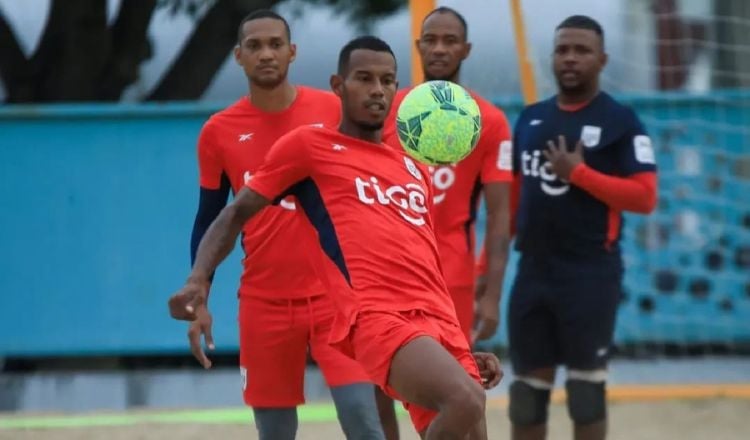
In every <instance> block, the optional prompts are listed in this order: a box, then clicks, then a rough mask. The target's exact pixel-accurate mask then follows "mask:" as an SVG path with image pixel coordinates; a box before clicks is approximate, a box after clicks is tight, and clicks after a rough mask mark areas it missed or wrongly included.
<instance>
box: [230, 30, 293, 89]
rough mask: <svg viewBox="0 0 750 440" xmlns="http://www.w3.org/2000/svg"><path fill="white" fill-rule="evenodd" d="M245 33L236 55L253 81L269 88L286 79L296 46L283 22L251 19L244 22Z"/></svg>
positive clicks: (238, 61)
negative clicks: (290, 39) (290, 40)
mask: <svg viewBox="0 0 750 440" xmlns="http://www.w3.org/2000/svg"><path fill="white" fill-rule="evenodd" d="M243 35H244V37H243V38H242V42H241V43H240V45H239V46H238V47H236V48H235V49H234V57H235V59H236V60H237V64H239V65H241V66H242V68H243V70H244V71H245V75H246V76H247V77H248V79H249V80H250V82H251V83H252V84H254V85H256V86H259V87H262V88H266V89H272V88H274V87H277V86H278V85H279V84H281V83H282V82H284V80H285V79H286V77H287V73H288V72H289V64H290V63H291V62H292V61H294V57H295V54H296V49H297V48H296V47H295V46H294V45H293V44H291V43H290V42H289V37H288V35H287V32H286V27H285V26H284V22H282V21H281V20H276V19H274V18H259V19H256V20H250V21H248V22H246V23H245V24H244V25H243Z"/></svg>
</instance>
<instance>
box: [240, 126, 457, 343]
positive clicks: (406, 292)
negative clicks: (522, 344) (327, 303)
mask: <svg viewBox="0 0 750 440" xmlns="http://www.w3.org/2000/svg"><path fill="white" fill-rule="evenodd" d="M248 186H249V187H250V188H251V189H253V190H254V191H256V192H258V193H259V194H262V195H263V196H264V197H266V198H268V199H271V200H273V199H274V198H276V197H277V196H279V195H280V194H294V195H295V196H296V197H297V199H298V200H299V204H300V205H301V206H302V208H303V210H304V211H305V214H307V217H308V218H309V219H310V222H311V223H312V225H313V226H314V227H315V229H316V230H317V231H318V236H319V240H320V246H321V247H322V249H323V251H324V254H325V255H324V257H323V258H322V259H321V260H319V261H318V268H319V271H320V273H321V274H322V275H321V278H323V279H324V282H325V283H326V286H327V287H329V293H330V294H331V296H332V298H333V300H334V301H335V302H336V304H337V307H338V309H339V311H340V312H341V315H342V316H340V317H339V318H344V320H343V321H342V320H341V319H339V320H337V323H336V324H335V325H334V328H333V330H332V336H331V341H332V342H337V341H340V340H342V339H343V338H344V337H345V336H346V335H347V333H348V331H349V327H350V326H351V325H352V324H353V323H354V321H355V319H356V316H357V313H358V312H360V311H406V310H421V311H424V312H425V313H428V314H431V315H434V316H437V317H440V318H443V319H446V320H449V321H450V322H456V315H455V311H454V310H453V302H452V301H451V298H450V296H449V295H448V290H447V287H446V285H445V281H444V279H443V274H442V269H441V266H440V261H439V257H438V250H437V243H436V242H435V234H434V232H433V225H432V219H431V217H430V213H429V211H430V199H431V189H430V183H429V175H428V174H427V170H426V168H424V167H422V166H421V165H417V164H416V163H415V162H414V161H413V160H412V159H411V158H409V157H407V156H406V154H405V153H404V152H403V151H401V150H399V149H395V148H392V147H390V146H388V145H385V144H374V143H370V142H366V141H363V140H360V139H356V138H352V137H349V136H345V135H343V134H341V133H339V132H338V131H334V130H331V129H326V128H313V127H302V128H299V129H297V130H295V131H293V132H291V133H289V134H288V135H285V136H284V137H283V138H281V139H280V140H279V142H278V143H276V145H274V147H273V149H272V150H271V152H270V153H269V154H268V156H267V157H266V162H265V163H264V164H263V166H262V167H261V169H260V170H259V171H258V173H257V174H256V175H255V178H254V179H253V180H252V181H250V182H249V183H248Z"/></svg>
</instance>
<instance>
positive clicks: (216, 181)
mask: <svg viewBox="0 0 750 440" xmlns="http://www.w3.org/2000/svg"><path fill="white" fill-rule="evenodd" d="M198 171H199V176H200V186H201V187H203V188H206V189H219V187H220V186H221V175H222V174H223V173H224V167H223V165H222V163H221V153H220V151H219V146H218V144H217V142H216V140H215V135H214V126H213V123H212V122H211V120H209V121H208V122H207V123H206V124H205V125H203V128H202V129H201V133H200V135H199V136H198Z"/></svg>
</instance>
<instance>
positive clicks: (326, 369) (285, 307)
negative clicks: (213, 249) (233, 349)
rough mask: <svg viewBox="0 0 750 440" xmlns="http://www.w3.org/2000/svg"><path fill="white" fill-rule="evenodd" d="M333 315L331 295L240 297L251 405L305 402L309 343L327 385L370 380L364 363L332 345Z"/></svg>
mask: <svg viewBox="0 0 750 440" xmlns="http://www.w3.org/2000/svg"><path fill="white" fill-rule="evenodd" d="M334 314H335V309H334V307H333V303H332V302H331V300H330V299H329V298H328V297H327V296H326V295H319V296H314V297H310V298H300V299H278V300H277V299H267V298H257V297H242V298H240V315H239V320H240V372H241V373H242V390H243V396H244V399H245V403H246V404H247V405H249V406H252V407H257V408H264V407H265V408H269V407H270V408H288V407H294V406H297V405H300V404H302V403H304V402H305V395H304V377H305V364H306V361H307V353H308V351H307V350H308V348H309V349H310V351H311V354H312V357H313V359H315V361H316V362H317V364H318V367H320V370H321V371H322V373H323V377H324V378H325V380H326V383H327V384H328V386H331V387H336V386H343V385H350V384H353V383H361V382H370V379H369V376H368V375H367V373H366V372H365V371H364V369H363V368H362V367H361V366H360V365H359V363H357V362H356V361H355V360H354V359H352V358H350V357H347V356H345V355H344V354H342V353H341V352H339V351H338V350H336V349H334V348H333V347H331V346H330V345H328V336H329V333H330V330H331V325H332V324H333V318H334Z"/></svg>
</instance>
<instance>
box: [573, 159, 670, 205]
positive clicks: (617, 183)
mask: <svg viewBox="0 0 750 440" xmlns="http://www.w3.org/2000/svg"><path fill="white" fill-rule="evenodd" d="M570 183H572V184H573V185H576V186H578V187H580V188H581V189H583V190H584V191H586V192H588V193H589V194H591V195H592V196H594V197H596V198H597V199H599V200H601V201H602V202H604V203H606V204H607V205H608V206H610V207H611V208H613V209H616V210H618V211H632V212H638V213H641V214H648V213H650V212H651V211H653V210H654V208H655V207H656V189H657V180H656V173H655V172H652V171H647V172H641V173H636V174H632V175H630V176H628V177H616V176H609V175H607V174H603V173H600V172H598V171H596V170H594V169H592V168H589V167H588V166H587V165H585V164H579V165H577V166H576V167H575V168H574V169H573V172H572V173H571V174H570Z"/></svg>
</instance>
